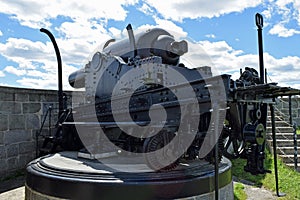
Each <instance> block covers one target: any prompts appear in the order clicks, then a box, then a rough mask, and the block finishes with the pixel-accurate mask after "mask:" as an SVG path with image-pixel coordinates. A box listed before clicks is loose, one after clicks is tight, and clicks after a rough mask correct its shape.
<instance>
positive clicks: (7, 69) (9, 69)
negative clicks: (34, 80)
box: [4, 66, 26, 76]
mask: <svg viewBox="0 0 300 200" xmlns="http://www.w3.org/2000/svg"><path fill="white" fill-rule="evenodd" d="M4 71H5V72H8V73H11V74H14V75H16V76H23V75H25V74H26V70H24V69H18V68H16V67H14V66H6V67H5V68H4Z"/></svg>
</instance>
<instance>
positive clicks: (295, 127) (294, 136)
mask: <svg viewBox="0 0 300 200" xmlns="http://www.w3.org/2000/svg"><path fill="white" fill-rule="evenodd" d="M293 128H294V133H293V140H294V168H295V170H297V169H298V147H297V124H296V123H294V125H293Z"/></svg>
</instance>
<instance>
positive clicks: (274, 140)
mask: <svg viewBox="0 0 300 200" xmlns="http://www.w3.org/2000/svg"><path fill="white" fill-rule="evenodd" d="M270 111H271V123H272V139H273V156H274V170H275V184H276V194H277V196H278V197H280V196H284V195H285V194H284V193H280V192H279V186H278V169H277V153H276V149H277V147H276V133H275V113H274V105H273V104H270Z"/></svg>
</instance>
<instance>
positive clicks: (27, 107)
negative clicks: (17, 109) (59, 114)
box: [23, 103, 41, 114]
mask: <svg viewBox="0 0 300 200" xmlns="http://www.w3.org/2000/svg"><path fill="white" fill-rule="evenodd" d="M40 110H41V103H23V113H24V114H26V113H37V112H39V111H40Z"/></svg>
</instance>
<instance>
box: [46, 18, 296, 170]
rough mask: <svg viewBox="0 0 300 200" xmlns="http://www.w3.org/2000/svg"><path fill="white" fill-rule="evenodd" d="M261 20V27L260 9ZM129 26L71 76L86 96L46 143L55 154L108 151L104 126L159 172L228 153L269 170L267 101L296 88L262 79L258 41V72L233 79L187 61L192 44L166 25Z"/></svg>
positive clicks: (111, 139) (62, 117) (122, 147)
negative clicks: (139, 29)
mask: <svg viewBox="0 0 300 200" xmlns="http://www.w3.org/2000/svg"><path fill="white" fill-rule="evenodd" d="M256 23H257V26H258V28H259V33H260V31H261V28H262V17H261V16H260V15H256ZM126 29H127V32H128V38H126V39H123V40H120V41H115V40H109V41H107V42H106V43H105V45H104V46H103V49H102V50H99V51H97V52H95V54H94V55H93V56H92V58H91V59H90V61H89V62H88V63H87V64H86V65H85V66H84V68H82V69H80V70H78V71H76V72H73V73H72V74H70V76H69V84H70V85H71V86H72V87H74V88H84V93H83V94H84V95H83V96H82V97H81V98H80V100H81V101H80V102H76V103H77V104H76V106H74V107H72V108H68V109H65V110H64V111H62V112H61V113H60V116H59V119H58V122H57V127H58V128H57V131H56V134H55V136H54V137H53V138H51V139H49V138H48V139H46V140H45V142H44V144H43V148H42V149H45V147H46V146H49V143H53V145H52V146H51V148H50V151H49V152H50V153H54V152H57V151H59V150H73V151H79V152H81V153H79V155H81V156H86V154H88V155H94V156H95V155H96V154H98V153H99V148H100V149H103V147H99V144H100V146H101V145H103V146H105V142H103V141H104V140H101V138H100V139H99V138H98V137H97V142H95V138H93V135H96V134H98V132H97V131H99V130H101V132H103V134H102V136H104V137H105V138H106V139H107V140H106V142H110V143H112V144H113V145H114V146H115V147H117V151H118V152H125V153H135V154H140V153H144V154H146V155H147V156H146V158H145V159H146V161H147V165H148V166H149V167H150V168H151V169H153V170H156V171H161V170H172V169H174V168H176V167H177V166H178V163H179V162H180V161H181V160H195V159H204V160H206V161H208V162H210V163H218V162H219V161H220V160H221V158H222V156H223V155H224V156H225V157H228V158H230V159H236V158H244V159H246V160H247V164H246V166H245V167H244V169H245V171H247V172H250V173H252V174H254V175H256V174H264V173H266V172H269V171H268V170H266V169H265V168H264V159H265V153H264V151H265V146H266V123H267V110H268V107H270V108H272V107H273V104H274V102H275V98H277V97H278V96H283V95H294V94H299V91H298V90H296V89H292V88H289V87H280V86H277V84H276V83H265V81H264V74H263V72H264V66H263V59H262V46H261V44H262V41H261V39H260V40H259V47H260V48H259V49H260V70H259V71H260V75H259V74H258V72H257V70H256V69H254V68H249V67H246V68H245V70H244V71H243V72H242V71H241V75H240V78H239V79H237V80H233V79H231V76H230V75H229V74H222V75H218V76H216V75H213V74H212V72H211V70H210V67H208V66H204V67H197V68H190V67H189V66H186V65H185V64H183V63H182V62H181V60H180V58H181V57H182V56H183V55H184V54H185V53H187V52H188V42H187V41H185V40H182V41H176V40H175V38H174V37H173V36H172V35H171V34H170V33H169V32H167V31H166V30H164V29H160V28H153V29H149V30H146V31H144V32H140V33H138V34H134V32H133V30H132V27H131V25H130V24H129V25H128V26H127V27H126ZM259 37H261V34H260V35H259ZM73 103H74V102H73ZM73 105H75V104H73ZM95 124H96V128H95V126H94V125H95ZM83 125H84V126H85V129H84V130H85V131H83V132H85V133H83V135H84V134H86V135H90V136H91V137H90V136H89V141H82V138H81V135H82V134H81V133H79V132H81V131H80V128H78V127H79V126H83ZM95 129H97V130H95ZM102 136H101V137H102ZM91 138H92V139H91ZM101 141H102V142H101ZM208 141H209V142H208ZM95 143H96V144H95ZM166 146H167V147H168V148H164V147H166ZM110 151H116V149H113V150H111V149H110ZM156 151H160V155H161V156H157V155H156V154H154V153H155V152H156ZM49 152H48V153H49ZM101 152H102V151H101ZM44 153H45V152H43V151H41V155H43V154H44Z"/></svg>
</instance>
